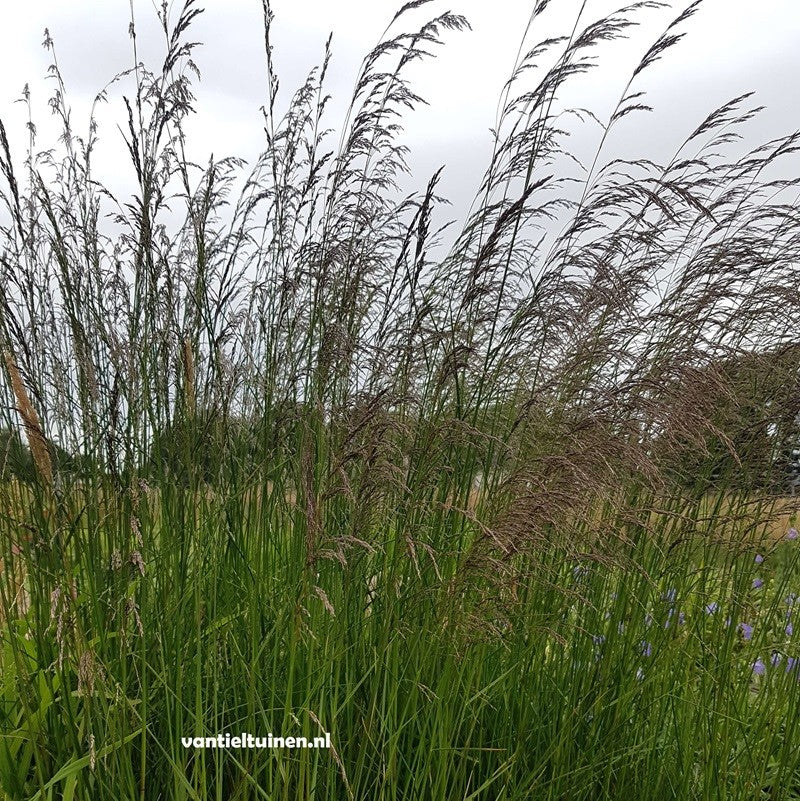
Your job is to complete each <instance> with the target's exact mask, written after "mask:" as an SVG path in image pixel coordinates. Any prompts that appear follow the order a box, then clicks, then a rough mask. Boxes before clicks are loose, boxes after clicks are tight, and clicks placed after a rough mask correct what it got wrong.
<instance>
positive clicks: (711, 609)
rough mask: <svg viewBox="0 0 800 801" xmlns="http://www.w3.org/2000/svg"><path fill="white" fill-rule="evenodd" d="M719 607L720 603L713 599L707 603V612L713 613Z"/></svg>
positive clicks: (708, 613)
mask: <svg viewBox="0 0 800 801" xmlns="http://www.w3.org/2000/svg"><path fill="white" fill-rule="evenodd" d="M717 609H719V604H718V603H717V602H716V601H712V602H711V603H710V604H706V614H707V615H713V614H714V612H716V611H717Z"/></svg>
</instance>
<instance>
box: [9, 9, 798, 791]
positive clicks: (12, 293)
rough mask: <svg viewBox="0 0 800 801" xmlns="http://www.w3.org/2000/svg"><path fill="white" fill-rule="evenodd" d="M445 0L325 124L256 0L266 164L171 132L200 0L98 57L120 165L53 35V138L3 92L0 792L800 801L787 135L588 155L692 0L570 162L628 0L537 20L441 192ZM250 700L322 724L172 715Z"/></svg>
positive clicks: (739, 124) (712, 127)
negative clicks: (464, 179) (495, 103)
mask: <svg viewBox="0 0 800 801" xmlns="http://www.w3.org/2000/svg"><path fill="white" fill-rule="evenodd" d="M427 5H428V2H427V0H415V2H411V3H407V4H406V5H405V6H403V7H401V8H400V9H399V10H398V11H397V14H396V15H395V17H394V19H393V20H392V21H391V25H390V26H389V27H388V28H387V31H386V32H385V34H384V36H383V38H382V39H381V42H380V43H379V44H378V45H377V46H376V47H375V48H374V49H373V50H372V51H371V52H369V53H368V54H367V56H366V57H365V59H364V61H363V64H362V66H361V70H360V72H359V75H358V78H357V82H356V86H355V87H354V91H353V96H352V102H351V105H350V112H349V114H348V116H347V118H346V119H345V121H344V125H343V128H342V129H341V130H339V131H329V130H328V124H327V118H326V115H325V112H326V105H327V104H328V98H327V90H326V83H325V81H326V77H328V72H329V70H331V69H333V68H334V67H333V66H332V65H333V62H332V60H331V52H330V48H328V49H326V51H325V53H324V54H323V57H322V60H321V64H320V66H319V67H318V68H316V69H314V70H312V72H311V73H310V74H309V76H308V79H307V81H306V82H305V83H304V85H303V86H301V87H300V88H299V89H298V90H297V92H296V93H295V94H294V95H293V96H292V98H291V101H290V103H289V106H288V108H287V109H286V110H284V111H281V110H280V109H279V108H278V105H277V98H278V78H277V68H276V66H275V64H274V63H273V50H272V40H273V37H274V36H275V31H276V27H275V25H276V23H275V22H274V19H273V15H272V13H271V10H270V7H269V4H268V2H266V0H265V2H264V8H263V11H264V30H263V34H264V42H265V73H266V76H267V83H268V86H269V96H268V97H267V98H266V101H265V106H264V109H263V118H262V119H260V120H257V121H256V124H259V125H261V126H262V127H263V129H264V135H265V142H264V150H263V153H262V154H261V156H260V157H259V159H258V160H257V162H256V163H255V164H252V165H247V164H245V163H244V162H243V161H242V160H241V159H238V158H235V157H228V158H222V159H216V160H215V159H213V158H212V159H210V160H209V161H208V163H207V164H206V165H205V166H201V165H198V164H195V163H193V162H192V161H191V160H190V159H189V158H188V157H187V156H186V142H185V138H184V131H185V125H186V121H187V119H188V118H189V116H190V115H191V114H192V111H193V104H194V102H195V98H194V95H193V93H192V87H193V83H192V82H193V81H196V80H197V79H198V70H197V65H196V64H195V62H194V58H195V51H196V50H197V47H198V46H197V45H196V44H195V43H193V42H192V41H191V38H192V25H193V22H194V20H195V19H196V17H197V15H198V14H199V13H201V9H200V8H199V6H197V4H196V3H195V2H194V0H186V2H185V3H184V4H183V6H182V8H181V9H180V11H178V10H174V11H173V13H172V14H171V15H170V14H168V12H167V8H166V6H163V7H162V8H161V10H160V11H159V12H158V13H159V20H160V22H161V25H162V27H163V34H164V58H163V63H161V64H159V65H157V66H156V67H153V68H149V67H147V66H145V65H143V64H139V63H138V56H136V46H137V45H136V36H135V31H136V27H135V25H134V24H133V23H132V33H133V36H132V47H133V49H134V60H135V63H136V66H135V67H133V68H132V69H131V70H129V71H127V72H126V73H123V74H121V75H119V76H116V77H115V78H114V80H113V81H112V82H111V83H110V84H109V86H108V87H106V89H105V90H104V91H103V95H104V97H105V96H106V95H108V96H110V95H111V94H112V92H113V91H114V90H116V89H117V88H121V90H122V96H121V99H119V101H118V102H119V103H120V104H121V107H122V108H123V109H124V115H125V119H126V120H127V122H126V125H125V126H123V128H122V130H121V131H120V132H118V134H119V136H120V148H121V149H122V151H124V154H125V157H126V158H127V159H128V160H129V162H130V168H131V171H132V174H134V175H135V176H136V182H137V187H138V189H137V192H136V193H135V194H134V195H133V196H132V197H129V198H118V197H116V196H115V195H114V194H113V193H112V191H111V190H110V189H109V188H108V187H106V186H105V185H104V184H103V182H102V178H101V177H99V176H98V175H97V174H96V171H95V169H94V165H93V162H92V156H93V148H94V147H95V144H96V137H97V135H98V130H97V126H96V125H95V124H94V121H92V122H91V123H90V125H89V126H88V129H87V133H86V134H80V133H78V132H76V128H75V125H74V123H73V121H72V118H71V114H70V110H69V104H68V101H67V97H66V89H65V87H64V85H63V82H62V81H61V77H60V72H59V70H58V62H57V60H56V57H55V45H54V44H53V42H52V41H51V40H50V39H49V37H48V38H47V40H46V43H45V44H46V47H47V48H48V51H49V52H50V53H51V54H52V59H53V68H52V71H51V74H52V75H53V77H54V81H55V85H56V87H57V89H56V91H55V93H54V96H53V100H52V103H51V108H52V111H53V113H54V114H55V115H56V117H57V119H58V120H59V121H60V123H61V127H62V137H61V139H60V141H59V143H58V145H57V146H56V147H53V148H49V149H43V150H40V149H39V148H40V146H39V144H38V141H37V139H36V128H35V126H34V125H33V123H31V126H30V128H29V134H30V140H29V141H30V145H29V148H28V152H27V154H25V159H24V164H23V166H22V168H20V167H19V162H17V161H16V158H17V156H16V155H15V154H13V153H12V152H11V146H10V144H9V139H8V136H7V132H6V129H5V127H4V126H3V124H2V122H0V173H2V183H0V192H1V194H0V197H1V198H2V201H3V204H4V210H3V212H2V216H0V281H1V282H2V283H1V284H0V285H1V286H2V293H0V345H1V346H2V352H3V354H2V355H3V359H2V365H0V370H2V380H1V381H0V386H1V387H2V390H1V391H2V393H3V402H2V405H1V406H0V561H1V562H2V572H1V573H0V801H23V799H24V801H56V800H57V799H59V800H61V799H63V801H115V800H117V799H125V800H127V799H130V800H131V801H134V800H138V801H151V800H152V801H156V799H158V800H159V801H189V800H190V799H192V800H194V801H206V799H209V800H210V799H217V800H218V801H246V800H247V801H250V799H253V800H255V799H271V800H273V801H278V800H279V799H280V801H295V800H296V799H310V800H313V801H334V799H336V801H340V799H351V801H362V800H363V801H367V800H369V801H390V800H391V801H394V800H399V799H403V800H404V801H405V800H408V801H425V800H426V799H430V800H431V801H454V800H455V799H459V800H460V801H490V800H491V801H528V800H529V799H536V801H539V800H540V799H541V800H542V801H567V800H569V801H595V800H599V799H624V801H637V800H639V799H640V800H641V801H645V799H647V801H653V800H655V801H658V800H659V799H665V801H666V800H668V799H687V801H688V800H690V799H691V800H694V799H697V801H700V800H701V799H702V801H706V799H708V800H709V801H711V800H712V799H713V800H714V801H716V800H717V799H719V800H720V801H721V800H722V799H726V800H733V801H739V800H740V799H741V801H753V800H754V799H763V800H764V801H767V799H769V801H777V800H778V799H781V800H783V801H789V800H790V799H798V798H800V752H799V751H798V749H797V745H796V743H797V738H798V737H799V736H800V723H799V722H798V715H797V710H798V699H799V697H800V639H798V638H800V630H798V631H797V632H796V631H795V626H794V623H795V622H798V621H797V620H796V617H795V616H796V614H799V613H798V612H797V609H798V605H799V604H800V537H798V531H797V528H798V526H800V521H798V517H797V514H798V506H800V500H798V497H796V496H795V495H792V494H791V485H792V481H793V477H794V476H795V475H796V471H795V466H796V461H797V459H796V451H797V449H798V448H800V340H798V335H797V326H796V322H795V321H796V312H795V313H793V312H792V310H796V309H797V308H798V307H799V304H800V291H799V290H800V280H799V279H798V276H799V275H800V272H798V269H797V265H798V256H799V255H800V214H799V213H798V209H797V204H796V197H797V190H798V183H799V182H800V177H798V173H797V166H798V164H797V153H798V148H799V146H800V135H799V134H797V133H790V134H786V135H784V134H782V133H780V132H778V133H777V134H776V137H775V138H774V139H772V140H770V141H767V142H757V143H752V142H750V141H749V139H748V129H747V124H748V122H749V121H750V120H751V119H753V117H754V116H755V115H756V114H757V113H758V111H759V109H758V106H757V104H756V99H755V98H752V97H751V96H750V95H747V94H742V95H740V96H738V97H736V98H733V99H731V101H730V102H728V103H726V104H725V105H723V106H722V107H720V108H716V109H712V110H710V112H709V114H708V116H707V117H706V118H705V119H704V120H701V121H700V122H699V124H698V126H697V127H696V129H694V130H692V131H687V133H686V137H685V140H684V142H683V144H682V146H681V147H680V149H679V150H678V151H677V152H676V153H675V154H674V155H673V156H672V157H671V158H669V159H667V160H665V161H664V162H663V163H656V162H654V161H651V160H649V159H643V158H632V159H629V160H623V159H610V160H606V159H605V158H604V151H603V146H604V145H605V143H606V142H607V141H610V140H611V138H612V137H613V134H614V132H615V130H616V128H617V126H620V125H623V124H625V123H626V122H627V121H629V120H630V119H631V118H634V117H635V115H644V114H648V113H649V107H648V106H647V104H646V98H645V96H644V94H643V93H644V86H645V83H646V78H647V74H648V70H650V69H651V68H652V66H653V65H654V64H655V63H656V62H662V61H663V62H664V63H667V61H668V60H669V59H670V58H673V57H676V53H677V52H678V51H679V43H680V40H681V38H682V37H683V36H684V34H685V32H686V30H688V28H689V27H690V26H691V22H692V17H693V16H694V15H695V13H696V12H697V11H698V9H699V7H700V3H699V2H694V3H691V4H690V5H687V6H685V7H684V8H683V9H682V10H680V11H679V12H677V13H676V14H675V15H674V19H672V20H671V21H670V22H668V24H667V26H666V27H665V29H664V31H663V33H662V35H661V36H660V37H659V38H658V39H657V40H656V41H654V42H653V43H652V46H650V47H648V48H647V49H646V50H645V51H644V53H643V55H642V58H641V61H640V63H639V64H638V66H636V68H635V69H634V71H633V73H632V75H631V80H630V82H629V83H628V84H627V85H626V86H624V87H621V94H620V100H619V103H618V105H617V107H616V109H615V110H614V111H613V113H612V114H611V116H610V117H609V118H608V119H606V120H597V119H596V120H595V124H599V125H600V131H601V134H600V136H601V138H600V142H599V145H598V150H597V155H596V157H595V158H594V161H593V163H591V164H588V165H585V164H580V163H578V164H576V163H575V162H574V161H572V160H571V159H570V146H569V135H568V131H567V130H565V128H564V119H565V117H566V116H569V115H567V114H566V112H565V110H564V109H562V108H561V106H560V104H559V99H558V98H559V95H560V94H561V93H563V91H564V87H565V86H567V85H570V86H571V85H573V84H577V85H578V86H580V82H581V79H582V76H585V75H586V74H588V73H589V72H590V70H593V69H602V59H600V60H599V61H597V62H596V61H595V59H594V55H595V52H596V51H598V50H599V49H600V48H601V47H602V48H608V47H613V46H614V43H615V42H616V41H618V40H620V39H622V38H623V37H624V36H627V35H628V34H629V33H630V32H631V31H632V30H633V28H634V26H635V24H636V23H637V21H638V20H639V18H640V17H641V15H643V14H646V13H650V12H653V11H657V10H659V9H661V10H664V9H667V6H666V5H665V4H663V3H656V2H638V3H634V4H633V5H631V6H628V7H626V8H624V9H621V10H620V11H619V12H616V13H614V14H611V15H610V16H608V17H606V18H602V19H599V20H589V19H588V18H581V19H579V20H577V21H576V24H575V26H574V28H573V29H571V30H568V31H567V32H566V33H565V35H564V36H563V37H558V38H550V39H546V40H544V41H542V42H539V43H534V42H527V41H526V42H524V43H523V44H524V46H523V47H522V48H521V49H520V56H519V60H518V62H517V65H516V68H515V70H514V73H513V76H512V78H511V80H510V81H509V83H508V84H507V85H506V86H505V87H504V88H503V90H502V103H501V113H500V117H499V119H498V125H497V127H496V129H495V140H494V142H493V154H492V157H491V160H490V163H489V164H488V165H487V167H486V170H485V173H483V175H482V177H479V178H477V179H476V183H479V190H478V193H477V195H476V198H475V202H474V203H473V206H472V208H471V210H470V212H469V214H468V216H467V218H466V220H465V221H464V222H463V223H459V226H460V227H458V226H455V225H451V224H449V223H447V222H446V221H447V219H448V218H447V209H446V206H445V200H444V198H442V197H440V196H439V195H438V193H437V186H438V184H439V183H440V180H441V171H439V172H436V173H434V174H433V175H430V176H422V178H421V180H420V182H419V186H420V188H419V189H418V190H416V191H414V192H412V193H410V194H405V193H404V192H403V191H401V190H400V188H399V186H400V183H401V182H402V181H405V180H407V177H408V176H407V175H406V172H405V168H406V158H407V152H406V150H405V148H404V145H403V138H402V127H401V120H402V119H403V115H406V114H410V113H412V112H413V109H414V108H415V107H416V106H418V105H419V104H420V103H421V102H422V98H421V97H420V96H418V95H417V94H416V93H415V90H414V88H413V87H412V86H411V85H410V84H409V82H408V81H407V79H406V74H407V70H408V67H409V65H410V64H413V63H416V62H417V61H419V60H420V59H424V58H427V57H429V56H430V55H431V54H432V53H435V52H436V49H437V48H439V47H440V46H441V45H442V44H444V39H445V38H447V37H448V36H456V35H458V34H459V31H461V30H463V29H465V28H466V27H467V25H468V23H467V21H466V20H465V19H464V18H463V17H461V16H459V15H456V14H452V13H445V14H441V15H438V16H437V15H432V16H431V17H430V18H429V19H427V21H424V22H423V23H422V24H421V25H420V24H417V23H418V20H419V18H420V17H419V14H421V13H425V12H426V11H427ZM548 5H549V4H548V2H547V1H546V0H543V1H540V2H537V3H536V4H532V11H531V22H532V25H531V28H530V30H536V24H534V23H537V21H538V20H539V19H540V18H544V17H546V15H547V14H548ZM412 19H413V20H414V21H415V24H413V25H412V24H411V21H412ZM278 30H279V29H278ZM406 31H407V32H406ZM673 48H674V49H673ZM197 52H198V53H201V51H200V50H197ZM198 63H199V59H198ZM114 102H117V101H114ZM572 116H573V117H574V118H577V119H584V121H585V120H588V117H589V113H588V112H586V111H584V110H575V113H574V114H573V115H572ZM240 732H249V733H252V734H255V735H258V736H266V734H267V733H268V732H269V733H272V734H273V735H276V736H303V737H307V738H314V737H316V736H321V735H324V734H325V733H329V734H330V742H331V747H330V748H325V749H307V750H304V749H298V750H291V749H274V750H253V749H245V748H235V747H230V748H202V749H201V748H187V747H185V746H184V744H183V743H182V738H187V737H192V738H194V737H214V736H216V735H218V734H222V733H229V734H232V735H235V734H238V733H240Z"/></svg>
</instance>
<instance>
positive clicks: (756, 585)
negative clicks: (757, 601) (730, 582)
mask: <svg viewBox="0 0 800 801" xmlns="http://www.w3.org/2000/svg"><path fill="white" fill-rule="evenodd" d="M763 586H764V582H763V581H762V580H761V579H758V578H757V579H753V589H754V590H757V589H760V588H761V587H763Z"/></svg>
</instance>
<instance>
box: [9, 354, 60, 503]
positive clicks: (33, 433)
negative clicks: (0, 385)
mask: <svg viewBox="0 0 800 801" xmlns="http://www.w3.org/2000/svg"><path fill="white" fill-rule="evenodd" d="M3 357H4V358H5V362H6V368H7V369H8V375H9V378H10V380H11V388H12V389H13V391H14V397H15V398H16V399H17V411H18V412H19V413H20V415H21V416H22V422H23V423H24V424H25V435H26V437H27V438H28V447H30V449H31V455H32V456H33V461H34V464H35V465H36V470H37V472H38V473H39V476H40V477H41V479H42V483H43V484H44V485H45V486H47V487H52V486H53V463H52V461H51V459H50V451H49V449H48V447H47V440H46V439H45V438H44V434H42V426H41V422H40V421H39V415H38V414H37V413H36V409H34V407H33V404H32V403H31V400H30V398H29V397H28V392H27V390H26V389H25V384H24V383H23V381H22V375H21V373H20V371H19V367H17V363H16V362H15V361H14V355H13V354H12V353H11V351H10V350H4V351H3Z"/></svg>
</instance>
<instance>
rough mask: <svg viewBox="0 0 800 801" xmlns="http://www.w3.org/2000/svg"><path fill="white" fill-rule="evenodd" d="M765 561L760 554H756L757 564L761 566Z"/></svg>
mask: <svg viewBox="0 0 800 801" xmlns="http://www.w3.org/2000/svg"><path fill="white" fill-rule="evenodd" d="M763 561H764V557H763V556H762V555H761V554H760V553H757V554H756V564H757V565H760V564H761V563H762V562H763Z"/></svg>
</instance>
